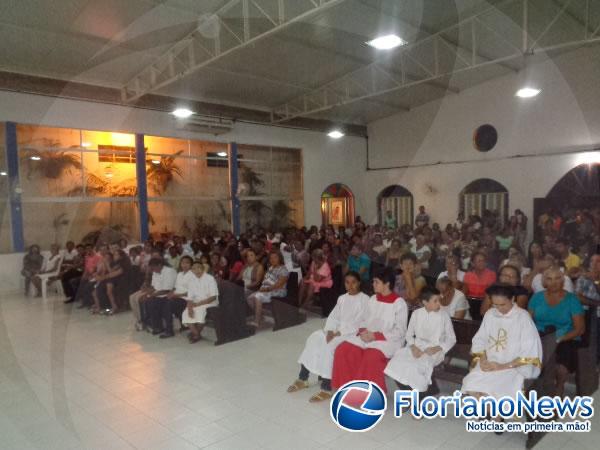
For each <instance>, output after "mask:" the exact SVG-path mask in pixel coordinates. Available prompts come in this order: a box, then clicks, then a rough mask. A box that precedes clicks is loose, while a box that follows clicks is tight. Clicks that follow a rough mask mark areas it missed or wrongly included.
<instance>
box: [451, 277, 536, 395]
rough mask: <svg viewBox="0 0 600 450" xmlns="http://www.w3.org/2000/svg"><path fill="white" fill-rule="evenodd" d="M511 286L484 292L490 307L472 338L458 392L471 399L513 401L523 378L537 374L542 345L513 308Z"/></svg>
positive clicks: (532, 326) (522, 313)
mask: <svg viewBox="0 0 600 450" xmlns="http://www.w3.org/2000/svg"><path fill="white" fill-rule="evenodd" d="M513 290H514V288H513V287H512V286H507V285H502V284H494V285H492V286H490V287H488V288H487V289H486V293H487V295H488V296H489V297H490V299H491V302H492V308H493V309H491V310H490V311H489V313H488V314H486V315H485V316H484V317H483V321H482V322H481V326H480V327H479V331H477V333H476V334H475V336H474V337H473V345H472V347H471V353H472V355H473V357H474V359H473V362H472V364H471V367H472V369H471V371H470V372H469V374H468V375H467V376H466V377H465V378H464V379H463V385H462V388H461V391H462V392H464V393H466V394H468V395H472V396H475V397H480V396H485V395H489V396H492V397H495V398H500V397H504V396H507V397H511V398H514V397H515V395H516V393H517V391H520V390H521V389H523V381H524V380H525V379H526V378H536V377H537V376H538V375H539V374H540V367H541V359H542V342H541V340H540V335H539V334H538V331H537V329H536V328H535V324H534V323H533V320H531V316H530V315H529V314H528V313H527V311H525V310H524V309H522V308H518V307H515V296H514V293H513Z"/></svg>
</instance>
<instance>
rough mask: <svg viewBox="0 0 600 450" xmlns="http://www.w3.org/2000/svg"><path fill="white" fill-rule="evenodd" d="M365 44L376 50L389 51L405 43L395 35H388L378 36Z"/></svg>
mask: <svg viewBox="0 0 600 450" xmlns="http://www.w3.org/2000/svg"><path fill="white" fill-rule="evenodd" d="M367 44H368V45H370V46H371V47H374V48H376V49H377V50H391V49H392V48H396V47H399V46H401V45H405V44H406V41H405V40H404V39H402V38H401V37H400V36H396V35H395V34H388V35H385V36H379V37H378V38H375V39H373V40H372V41H369V42H367Z"/></svg>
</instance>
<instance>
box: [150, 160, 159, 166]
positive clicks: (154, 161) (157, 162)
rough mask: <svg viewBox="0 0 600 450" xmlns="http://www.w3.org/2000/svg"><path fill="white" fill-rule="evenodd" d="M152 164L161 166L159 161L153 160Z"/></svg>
mask: <svg viewBox="0 0 600 450" xmlns="http://www.w3.org/2000/svg"><path fill="white" fill-rule="evenodd" d="M152 164H156V165H159V164H160V161H159V160H158V159H153V160H152Z"/></svg>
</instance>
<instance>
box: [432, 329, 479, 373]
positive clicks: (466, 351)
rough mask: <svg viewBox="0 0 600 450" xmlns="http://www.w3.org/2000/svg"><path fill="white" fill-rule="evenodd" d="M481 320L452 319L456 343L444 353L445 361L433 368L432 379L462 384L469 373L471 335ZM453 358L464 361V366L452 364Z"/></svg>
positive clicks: (473, 334) (475, 331)
mask: <svg viewBox="0 0 600 450" xmlns="http://www.w3.org/2000/svg"><path fill="white" fill-rule="evenodd" d="M479 325H481V322H476V321H474V320H466V319H452V326H453V328H454V334H455V335H456V345H454V347H452V349H451V350H450V351H449V352H448V354H447V355H446V362H443V363H442V364H439V365H438V366H437V367H436V368H435V369H433V374H432V379H433V380H434V382H435V379H438V380H445V381H450V382H451V383H456V384H462V380H463V378H464V377H465V375H467V374H468V373H469V364H470V362H471V344H472V342H473V336H475V333H477V330H479ZM453 359H458V360H462V361H465V362H466V363H467V364H466V367H465V366H457V365H453V364H452V360H453Z"/></svg>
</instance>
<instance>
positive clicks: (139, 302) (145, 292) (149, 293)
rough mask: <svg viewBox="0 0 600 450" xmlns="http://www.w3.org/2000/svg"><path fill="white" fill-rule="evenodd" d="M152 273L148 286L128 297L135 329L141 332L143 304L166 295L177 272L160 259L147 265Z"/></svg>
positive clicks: (143, 316) (144, 316)
mask: <svg viewBox="0 0 600 450" xmlns="http://www.w3.org/2000/svg"><path fill="white" fill-rule="evenodd" d="M148 266H149V267H150V270H151V271H152V281H151V283H150V286H142V289H140V290H139V291H137V292H134V293H133V294H131V296H130V297H129V305H130V306H131V311H132V312H133V316H134V317H135V328H136V330H138V331H141V330H143V329H144V328H145V325H144V323H145V321H146V320H145V319H146V311H145V307H144V302H145V301H146V300H148V299H149V298H151V297H160V296H161V295H166V294H168V293H169V292H171V291H172V290H173V288H174V287H175V280H176V278H177V272H176V271H175V269H173V268H172V267H169V266H166V265H165V262H164V261H163V260H162V259H161V258H152V259H151V260H150V262H149V263H148Z"/></svg>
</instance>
